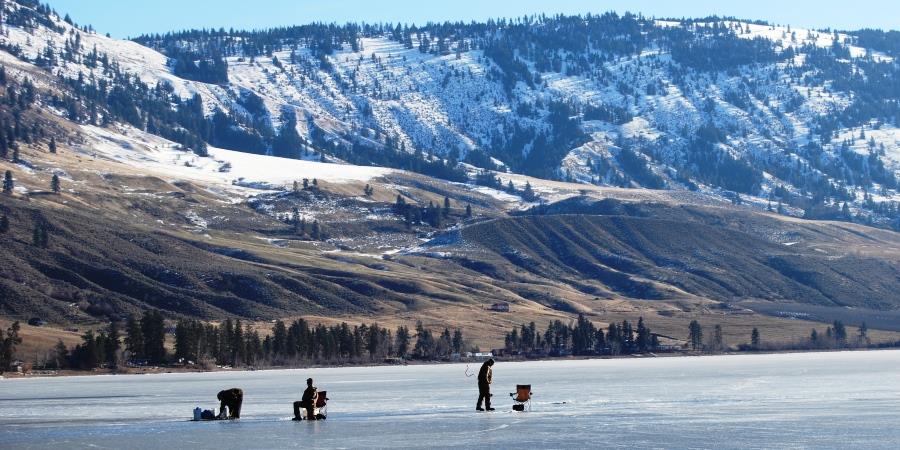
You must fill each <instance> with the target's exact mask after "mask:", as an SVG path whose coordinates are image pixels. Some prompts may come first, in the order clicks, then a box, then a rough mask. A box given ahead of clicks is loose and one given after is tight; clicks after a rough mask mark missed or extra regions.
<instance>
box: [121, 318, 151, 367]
mask: <svg viewBox="0 0 900 450" xmlns="http://www.w3.org/2000/svg"><path fill="white" fill-rule="evenodd" d="M141 328H142V327H141V319H139V318H137V317H135V316H134V315H130V316H128V321H127V322H126V323H125V349H126V350H128V352H129V353H130V354H131V358H132V359H143V358H144V357H145V356H146V353H145V352H144V334H143V332H142V331H141Z"/></svg>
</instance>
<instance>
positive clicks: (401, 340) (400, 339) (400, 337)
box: [397, 326, 410, 358]
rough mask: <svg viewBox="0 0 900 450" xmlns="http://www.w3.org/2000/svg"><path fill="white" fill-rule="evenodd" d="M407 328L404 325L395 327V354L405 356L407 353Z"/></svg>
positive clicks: (408, 336)
mask: <svg viewBox="0 0 900 450" xmlns="http://www.w3.org/2000/svg"><path fill="white" fill-rule="evenodd" d="M409 341H410V335H409V328H406V327H404V326H400V327H397V356H399V357H401V358H405V357H406V354H407V353H409Z"/></svg>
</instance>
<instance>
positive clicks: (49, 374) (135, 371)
mask: <svg viewBox="0 0 900 450" xmlns="http://www.w3.org/2000/svg"><path fill="white" fill-rule="evenodd" d="M890 350H894V351H900V348H898V347H885V348H843V349H816V350H783V351H759V352H740V351H735V352H722V353H701V352H667V353H647V354H630V355H617V356H596V355H584V356H565V357H545V358H497V357H495V358H494V359H495V360H496V361H497V362H502V363H515V362H545V361H550V362H552V361H585V360H619V359H651V358H652V359H655V358H684V357H718V356H754V355H790V354H806V353H840V352H871V351H890ZM483 361H484V359H480V360H474V359H473V360H465V361H464V360H460V361H419V360H412V361H406V362H404V363H402V364H388V363H371V362H370V363H361V364H324V365H322V364H318V365H308V366H267V367H259V368H254V367H239V368H220V367H217V368H216V369H211V370H210V369H194V368H185V367H166V366H159V367H151V368H137V367H128V368H125V369H124V370H111V369H101V370H93V371H85V370H72V369H63V370H46V371H44V370H40V371H33V372H31V373H28V374H22V373H17V372H13V373H10V372H7V373H5V374H3V375H0V382H2V381H7V380H28V379H41V378H66V377H90V376H130V375H162V374H183V373H197V374H202V373H218V372H262V371H275V370H304V369H308V370H316V369H340V368H374V367H393V366H436V365H450V364H478V363H481V362H483Z"/></svg>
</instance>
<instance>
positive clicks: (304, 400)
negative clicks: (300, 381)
mask: <svg viewBox="0 0 900 450" xmlns="http://www.w3.org/2000/svg"><path fill="white" fill-rule="evenodd" d="M318 397H319V390H318V389H316V387H315V386H313V379H312V378H307V379H306V390H305V391H303V397H301V398H300V401H299V402H294V420H303V417H301V416H300V408H303V409H305V410H306V420H316V414H315V412H316V411H315V409H316V400H317V399H318Z"/></svg>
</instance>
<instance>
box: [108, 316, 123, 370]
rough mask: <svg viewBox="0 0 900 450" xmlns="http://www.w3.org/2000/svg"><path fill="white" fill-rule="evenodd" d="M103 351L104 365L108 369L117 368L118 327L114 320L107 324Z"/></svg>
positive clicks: (119, 345)
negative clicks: (107, 329)
mask: <svg viewBox="0 0 900 450" xmlns="http://www.w3.org/2000/svg"><path fill="white" fill-rule="evenodd" d="M104 343H105V347H106V348H105V349H104V350H105V351H104V353H105V354H106V364H107V366H108V367H110V368H113V369H115V368H116V367H118V366H119V348H120V347H121V344H120V342H119V325H118V324H117V323H116V321H115V320H113V321H111V322H110V323H109V331H108V332H107V333H106V340H105V341H104Z"/></svg>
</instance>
